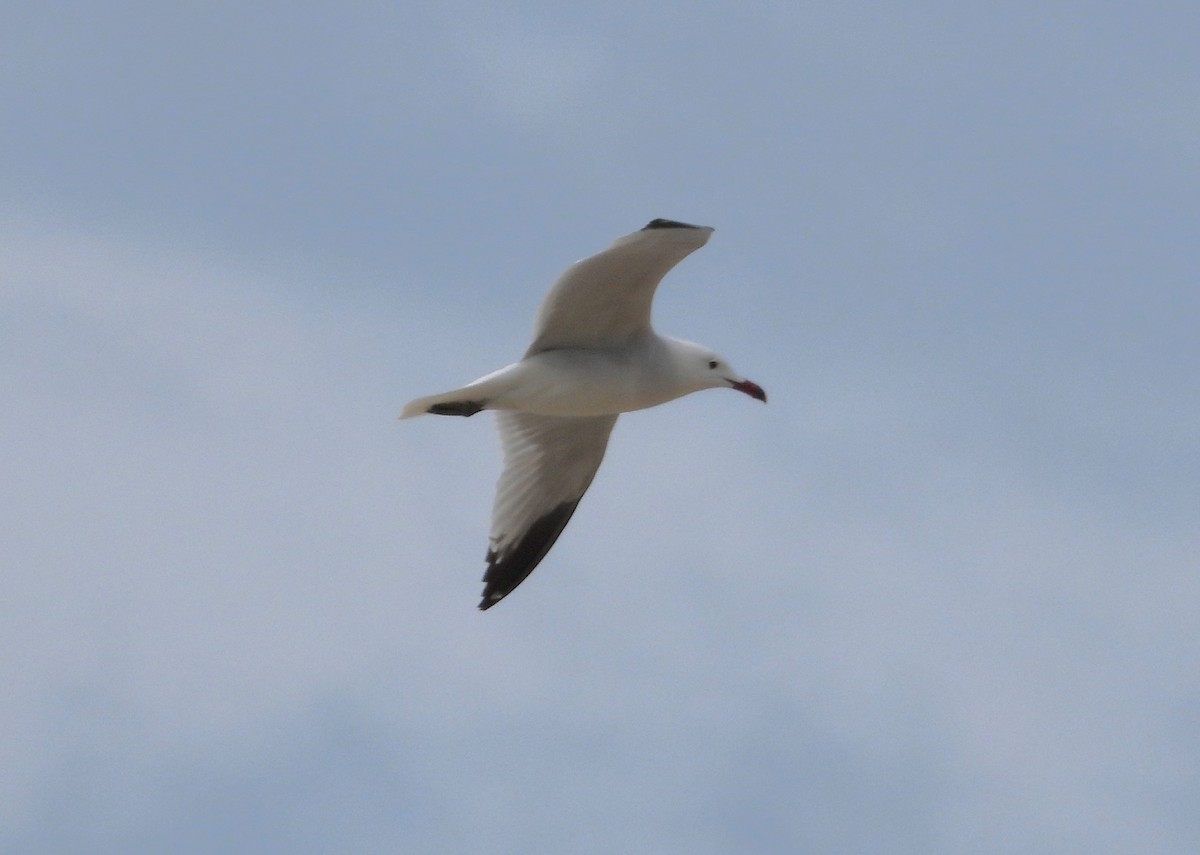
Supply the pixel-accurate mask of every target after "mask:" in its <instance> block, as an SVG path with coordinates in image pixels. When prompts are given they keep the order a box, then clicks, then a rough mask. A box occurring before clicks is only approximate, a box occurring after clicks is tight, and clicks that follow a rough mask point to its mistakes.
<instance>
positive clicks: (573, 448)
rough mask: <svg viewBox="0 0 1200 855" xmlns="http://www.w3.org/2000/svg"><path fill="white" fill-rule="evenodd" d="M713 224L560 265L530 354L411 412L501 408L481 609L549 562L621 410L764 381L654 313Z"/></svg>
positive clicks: (631, 238) (666, 223)
mask: <svg viewBox="0 0 1200 855" xmlns="http://www.w3.org/2000/svg"><path fill="white" fill-rule="evenodd" d="M712 233H713V230H712V229H711V228H709V227H707V226H693V225H689V224H688V223H680V222H676V221H674V220H664V219H656V220H652V221H651V222H650V223H649V224H648V225H646V226H645V227H644V228H642V229H640V230H639V231H636V232H634V233H633V234H629V235H625V236H624V237H620V238H617V239H616V240H615V241H614V242H613V244H612V246H610V247H609V248H608V249H606V250H604V251H603V252H600V253H597V254H596V255H593V256H591V257H590V258H585V259H583V260H582V261H577V262H575V263H574V264H572V265H571V266H570V267H568V268H567V269H566V271H565V272H564V273H563V274H562V275H561V276H559V278H558V281H556V282H555V283H554V285H553V286H552V287H551V288H550V292H549V293H548V294H547V295H546V297H545V299H544V300H543V302H542V306H541V309H540V310H539V311H538V314H537V320H536V322H535V324H534V334H533V343H532V344H531V345H529V349H528V350H527V351H525V356H524V358H523V359H522V360H521V361H520V362H515V363H513V364H512V365H508V366H506V367H504V368H501V369H500V370H499V371H493V372H492V373H491V374H488V375H485V376H483V377H480V378H479V379H478V380H476V381H474V382H473V383H470V384H468V385H466V386H463V387H462V388H460V389H454V390H452V391H450V392H443V393H441V394H440V395H430V396H428V397H425V398H417V399H416V400H415V401H411V402H409V403H408V404H407V405H406V406H405V407H404V410H403V411H402V413H401V415H400V418H402V419H407V418H412V417H413V416H420V415H424V414H425V413H432V414H434V415H439V416H473V415H475V414H476V413H478V412H480V411H481V410H495V411H496V418H497V423H498V425H499V428H500V441H501V444H502V446H503V449H504V471H503V473H502V474H501V476H500V481H499V483H498V484H497V485H496V501H495V504H494V505H493V507H492V524H491V532H490V534H489V542H488V551H487V556H486V561H487V570H486V572H485V573H484V576H483V583H484V589H483V599H482V600H481V601H480V603H479V608H480V609H488V608H491V607H492V606H494V605H495V604H496V603H498V602H500V600H502V599H504V597H506V596H508V594H510V593H512V591H513V589H514V588H516V587H517V585H519V584H521V582H523V581H524V580H525V577H526V576H528V575H529V574H530V573H531V572H533V569H534V568H535V567H537V566H538V564H539V563H540V562H541V560H542V559H543V558H545V557H546V553H547V552H549V551H550V547H551V546H553V545H554V542H555V541H556V540H558V536H559V535H560V534H562V531H563V529H564V528H565V527H566V525H567V522H568V521H569V520H570V519H571V515H572V514H574V513H575V508H576V507H577V506H578V505H579V500H580V499H582V498H583V494H584V493H585V492H587V488H588V486H589V485H590V484H591V483H592V478H594V477H595V475H596V470H597V469H599V468H600V461H601V460H603V459H604V450H605V448H606V447H607V446H608V437H609V434H611V433H612V429H613V425H615V424H616V423H617V416H618V415H619V414H621V413H627V412H631V411H633V410H641V409H645V408H646V407H654V406H657V405H659V404H663V403H666V402H667V401H671V400H674V399H675V398H680V397H682V396H684V395H688V394H691V393H692V392H699V391H700V390H702V389H722V388H724V389H737V390H738V391H739V392H744V393H745V394H747V395H749V396H750V397H752V398H756V399H758V400H759V401H763V402H764V403H765V402H766V400H767V395H766V393H765V392H764V391H763V390H762V387H761V386H759V385H758V384H756V383H752V382H751V381H749V380H747V379H746V378H745V377H742V376H741V375H740V374H738V373H737V372H736V371H734V370H733V368H732V366H730V364H729V362H728V361H726V360H725V359H724V358H723V357H721V356H718V355H717V354H716V353H713V352H712V351H711V350H709V349H708V348H707V347H703V346H701V345H699V344H694V343H692V342H690V341H682V340H680V339H676V338H668V337H666V336H660V335H658V334H657V333H656V332H655V331H654V329H653V327H652V326H651V324H650V308H651V303H652V302H653V300H654V291H655V289H656V288H657V287H658V283H659V282H660V281H662V278H663V276H665V275H666V274H667V272H668V271H669V270H671V268H673V267H674V266H675V265H676V264H678V263H679V262H680V261H682V260H683V259H684V258H685V257H687V256H688V255H689V254H691V253H692V252H694V251H695V250H697V249H699V248H700V247H702V246H704V244H706V243H708V238H709V236H710V235H712Z"/></svg>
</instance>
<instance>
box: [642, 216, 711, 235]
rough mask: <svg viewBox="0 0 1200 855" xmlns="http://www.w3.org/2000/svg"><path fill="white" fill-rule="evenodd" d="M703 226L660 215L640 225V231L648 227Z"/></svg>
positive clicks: (647, 229)
mask: <svg viewBox="0 0 1200 855" xmlns="http://www.w3.org/2000/svg"><path fill="white" fill-rule="evenodd" d="M702 228H704V226H693V225H692V224H691V223H681V222H679V221H678V220H664V219H662V218H661V217H659V218H658V219H655V220H651V221H650V222H648V223H646V225H644V226H642V229H641V230H642V231H644V232H645V231H649V230H650V229H702Z"/></svg>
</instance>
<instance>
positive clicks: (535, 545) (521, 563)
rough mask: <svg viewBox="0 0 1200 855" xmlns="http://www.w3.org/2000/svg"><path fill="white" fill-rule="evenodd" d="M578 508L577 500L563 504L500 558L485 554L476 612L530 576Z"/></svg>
mask: <svg viewBox="0 0 1200 855" xmlns="http://www.w3.org/2000/svg"><path fill="white" fill-rule="evenodd" d="M580 498H583V497H582V496H580ZM578 505H579V499H576V500H575V501H573V502H563V503H562V504H561V505H559V506H558V507H556V508H554V510H552V511H550V512H549V513H547V514H546V515H544V516H542V517H540V518H539V519H538V520H537V522H535V523H534V524H533V525H531V526H530V527H529V530H528V531H526V532H525V534H524V535H523V536H522V537H521V540H520V541H519V542H518V543H517V545H516V546H514V547H513V548H512V549H510V550H508V551H507V552H506V553H505V554H504V556H503V558H501V557H500V556H499V555H497V553H496V551H495V550H494V549H489V550H488V553H487V564H488V568H487V572H485V573H484V574H483V585H484V587H483V599H482V600H480V601H479V608H480V610H482V611H486V610H487V609H490V608H491V607H492V606H494V605H496V603H498V602H500V601H501V600H503V599H504V598H505V597H507V596H508V595H509V594H511V593H512V592H513V589H515V588H516V587H517V585H520V584H521V583H522V582H524V581H525V577H526V576H528V575H529V574H530V573H532V572H533V568H535V567H537V566H538V564H540V563H541V560H542V559H543V558H545V557H546V553H547V552H549V551H550V547H551V546H553V545H554V541H556V540H558V536H559V535H560V534H562V531H563V529H564V528H566V527H567V523H568V522H569V521H570V519H571V515H572V514H573V513H575V508H576V507H577V506H578Z"/></svg>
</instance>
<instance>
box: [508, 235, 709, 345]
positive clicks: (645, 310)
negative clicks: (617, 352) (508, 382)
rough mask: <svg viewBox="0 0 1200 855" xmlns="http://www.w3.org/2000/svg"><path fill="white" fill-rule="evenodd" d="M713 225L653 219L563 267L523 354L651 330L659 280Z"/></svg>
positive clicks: (614, 341)
mask: <svg viewBox="0 0 1200 855" xmlns="http://www.w3.org/2000/svg"><path fill="white" fill-rule="evenodd" d="M712 232H713V230H712V229H711V228H709V227H707V226H692V225H688V224H686V223H677V222H674V221H671V220H654V221H653V222H651V223H650V224H649V225H648V226H646V227H645V228H643V229H641V230H640V231H636V232H634V233H633V234H630V235H625V236H624V237H620V238H617V239H616V240H615V241H614V242H613V244H612V246H610V247H609V248H608V249H606V250H604V251H603V252H599V253H597V254H596V255H593V256H591V257H590V258H585V259H583V260H582V261H577V262H575V263H574V264H572V265H571V266H570V267H568V268H567V269H566V270H565V271H564V272H563V274H562V275H561V276H559V277H558V281H556V282H555V283H554V285H553V286H552V287H551V288H550V292H549V293H548V294H547V295H546V298H545V300H543V301H542V306H541V309H540V310H539V311H538V316H537V322H536V324H535V326H534V335H533V343H532V344H531V345H530V346H529V350H528V351H527V352H526V354H525V355H526V356H532V355H533V354H535V353H540V352H541V351H544V350H553V349H555V348H562V347H614V346H619V345H621V344H622V343H624V342H626V341H628V340H629V339H631V338H633V337H635V336H637V335H640V334H643V333H648V332H649V331H650V309H651V304H652V303H653V302H654V292H655V290H656V289H657V288H658V283H659V282H661V281H662V278H663V277H664V276H665V275H666V274H667V272H668V271H670V270H671V268H672V267H674V266H675V265H676V264H678V263H679V262H680V261H682V260H683V259H684V258H686V257H687V256H688V255H689V254H691V253H692V252H695V251H696V250H697V249H699V248H700V247H702V246H704V244H705V243H707V242H708V238H709V236H710V235H711V234H712Z"/></svg>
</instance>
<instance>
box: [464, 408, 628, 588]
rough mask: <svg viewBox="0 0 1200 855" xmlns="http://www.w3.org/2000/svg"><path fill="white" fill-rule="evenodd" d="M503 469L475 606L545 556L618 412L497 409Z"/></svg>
mask: <svg viewBox="0 0 1200 855" xmlns="http://www.w3.org/2000/svg"><path fill="white" fill-rule="evenodd" d="M496 419H497V424H498V425H499V427H500V441H501V444H502V445H503V446H504V472H503V474H501V476H500V482H499V483H498V484H497V485H496V502H495V504H494V505H493V507H492V530H491V534H490V535H489V543H488V552H487V565H488V567H487V572H486V573H484V576H483V582H484V589H483V599H482V601H481V602H480V603H479V608H481V609H487V608H490V607H492V606H494V605H495V604H496V603H498V602H500V600H502V599H504V597H506V596H507V595H508V594H509V593H511V592H512V590H513V589H514V588H516V587H517V585H519V584H521V582H522V581H524V579H525V577H526V576H528V575H529V574H530V573H532V572H533V568H535V567H537V565H538V563H539V562H540V561H541V560H542V559H543V558H545V557H546V553H547V552H549V551H550V547H551V546H553V545H554V542H555V541H556V540H558V536H559V535H560V534H562V530H563V529H564V528H565V527H566V525H567V522H568V521H569V520H570V519H571V515H572V514H573V513H575V507H576V506H577V505H578V504H579V500H580V499H582V498H583V494H584V493H585V492H587V488H588V487H589V486H590V485H591V483H592V478H594V477H595V475H596V470H597V469H599V468H600V461H602V460H603V459H604V450H605V448H607V447H608V437H609V434H611V433H612V429H613V425H615V424H616V423H617V417H616V416H615V415H612V416H594V417H588V418H573V417H567V416H537V415H532V414H530V413H514V412H507V411H499V412H497V413H496Z"/></svg>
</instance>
